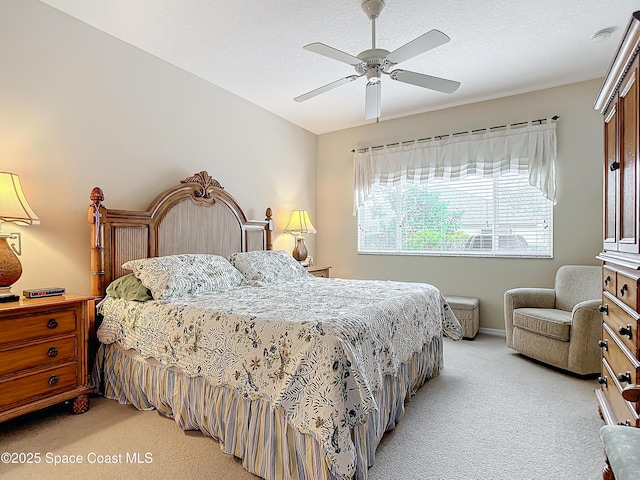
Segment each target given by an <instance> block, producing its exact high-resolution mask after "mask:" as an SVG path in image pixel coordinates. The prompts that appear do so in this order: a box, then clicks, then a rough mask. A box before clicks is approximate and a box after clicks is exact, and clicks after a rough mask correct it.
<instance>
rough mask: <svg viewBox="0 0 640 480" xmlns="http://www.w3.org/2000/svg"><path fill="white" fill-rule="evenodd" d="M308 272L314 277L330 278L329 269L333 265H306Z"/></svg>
mask: <svg viewBox="0 0 640 480" xmlns="http://www.w3.org/2000/svg"><path fill="white" fill-rule="evenodd" d="M306 268H307V272H309V273H310V274H311V275H313V276H314V277H325V278H329V269H330V268H331V267H315V266H314V267H306Z"/></svg>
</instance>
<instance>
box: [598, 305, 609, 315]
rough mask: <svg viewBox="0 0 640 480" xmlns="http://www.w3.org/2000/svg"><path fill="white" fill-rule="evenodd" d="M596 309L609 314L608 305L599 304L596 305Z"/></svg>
mask: <svg viewBox="0 0 640 480" xmlns="http://www.w3.org/2000/svg"><path fill="white" fill-rule="evenodd" d="M598 311H599V312H600V313H604V314H605V315H609V305H606V304H605V305H600V306H599V307H598Z"/></svg>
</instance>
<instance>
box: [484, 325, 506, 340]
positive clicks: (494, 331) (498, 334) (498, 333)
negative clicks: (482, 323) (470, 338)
mask: <svg viewBox="0 0 640 480" xmlns="http://www.w3.org/2000/svg"><path fill="white" fill-rule="evenodd" d="M478 333H482V334H484V335H493V336H494V337H503V338H507V332H506V331H504V330H501V329H499V328H483V327H480V328H479V329H478Z"/></svg>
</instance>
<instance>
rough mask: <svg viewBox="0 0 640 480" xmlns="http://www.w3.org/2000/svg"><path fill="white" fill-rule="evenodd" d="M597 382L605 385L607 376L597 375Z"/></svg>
mask: <svg viewBox="0 0 640 480" xmlns="http://www.w3.org/2000/svg"><path fill="white" fill-rule="evenodd" d="M598 383H599V384H600V385H604V386H605V387H606V386H607V377H598Z"/></svg>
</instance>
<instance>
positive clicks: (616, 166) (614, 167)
mask: <svg viewBox="0 0 640 480" xmlns="http://www.w3.org/2000/svg"><path fill="white" fill-rule="evenodd" d="M619 168H620V162H611V165H609V170H611V171H612V172H615V171H616V170H618V169H619Z"/></svg>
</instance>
